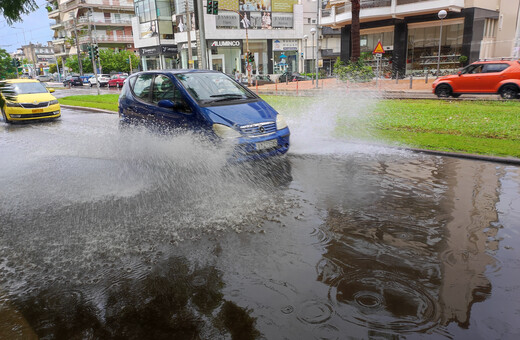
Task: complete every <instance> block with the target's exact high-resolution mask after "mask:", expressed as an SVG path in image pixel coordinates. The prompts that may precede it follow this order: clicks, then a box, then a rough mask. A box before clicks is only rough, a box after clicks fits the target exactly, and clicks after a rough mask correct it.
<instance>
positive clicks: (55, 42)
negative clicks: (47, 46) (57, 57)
mask: <svg viewBox="0 0 520 340" xmlns="http://www.w3.org/2000/svg"><path fill="white" fill-rule="evenodd" d="M52 44H53V45H63V44H65V37H58V38H54V39H53V40H52Z"/></svg>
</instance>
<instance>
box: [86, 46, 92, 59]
mask: <svg viewBox="0 0 520 340" xmlns="http://www.w3.org/2000/svg"><path fill="white" fill-rule="evenodd" d="M87 50H88V57H89V59H90V61H92V59H93V55H92V46H91V45H88V46H87Z"/></svg>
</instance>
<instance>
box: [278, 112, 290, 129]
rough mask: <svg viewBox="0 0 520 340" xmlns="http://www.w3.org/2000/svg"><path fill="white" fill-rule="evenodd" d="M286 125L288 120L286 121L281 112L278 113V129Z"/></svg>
mask: <svg viewBox="0 0 520 340" xmlns="http://www.w3.org/2000/svg"><path fill="white" fill-rule="evenodd" d="M286 127H287V122H286V121H285V119H284V118H283V116H282V115H281V114H278V115H277V116H276V129H277V130H281V129H285V128H286Z"/></svg>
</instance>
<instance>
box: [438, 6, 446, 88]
mask: <svg viewBox="0 0 520 340" xmlns="http://www.w3.org/2000/svg"><path fill="white" fill-rule="evenodd" d="M437 15H438V16H439V19H441V29H440V34H439V53H437V78H438V77H439V72H440V68H441V45H442V20H443V19H444V18H446V16H447V15H448V12H446V11H445V10H443V9H442V10H440V11H439V13H437Z"/></svg>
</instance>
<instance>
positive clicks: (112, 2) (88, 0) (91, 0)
mask: <svg viewBox="0 0 520 340" xmlns="http://www.w3.org/2000/svg"><path fill="white" fill-rule="evenodd" d="M61 6H62V8H63V11H64V12H68V11H71V10H73V9H76V8H79V7H83V8H94V9H101V10H106V11H116V12H132V13H133V12H134V5H133V3H130V2H129V3H119V1H116V0H108V1H106V4H105V3H101V4H100V3H99V2H97V1H95V0H72V1H69V2H66V3H65V4H62V5H61Z"/></svg>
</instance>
